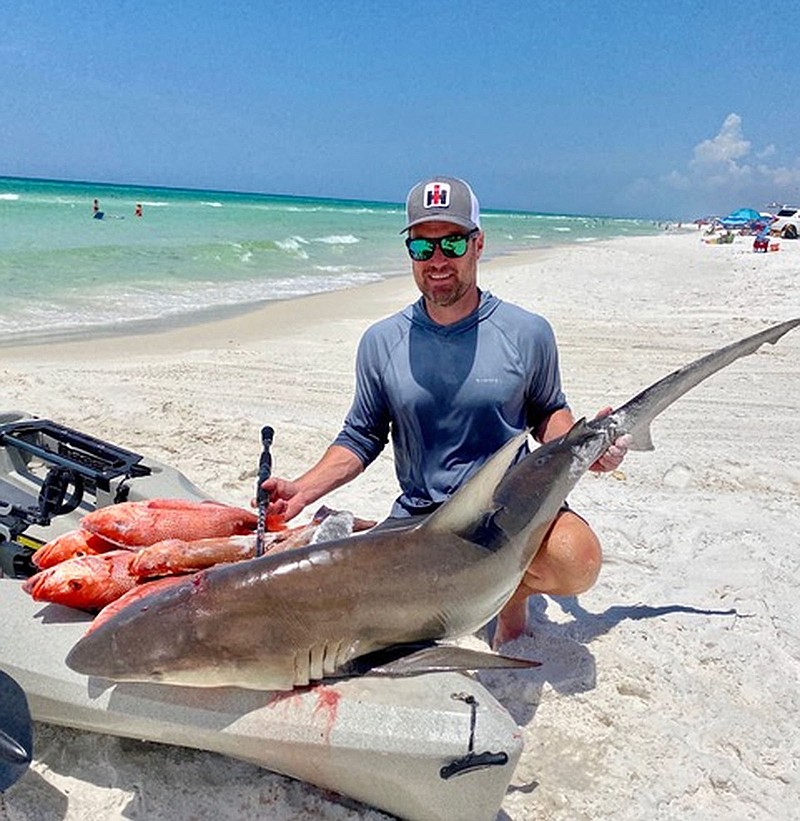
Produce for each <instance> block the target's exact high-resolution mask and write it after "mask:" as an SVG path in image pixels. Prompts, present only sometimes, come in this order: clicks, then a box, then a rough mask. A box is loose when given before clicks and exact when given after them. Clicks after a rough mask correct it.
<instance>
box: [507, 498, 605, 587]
mask: <svg viewBox="0 0 800 821" xmlns="http://www.w3.org/2000/svg"><path fill="white" fill-rule="evenodd" d="M602 560H603V554H602V549H601V547H600V540H599V539H598V538H597V536H596V535H595V533H594V531H593V530H592V529H591V527H589V525H588V523H587V522H586V521H585V520H584V519H582V518H581V517H580V516H578V515H577V514H576V513H573V512H572V511H570V510H567V511H564V512H562V513H560V514H559V515H558V518H557V519H556V520H555V522H554V523H553V526H552V527H551V528H550V530H549V531H548V533H547V535H546V536H545V538H544V540H543V542H542V546H541V547H540V548H539V552H538V553H537V554H536V556H535V557H534V559H533V561H532V562H531V563H530V565H529V567H528V570H527V572H526V574H525V579H524V581H523V584H524V585H525V587H526V588H528V589H529V590H530V592H531V593H534V592H535V593H550V594H552V595H555V596H574V595H577V594H578V593H584V592H586V591H587V590H588V589H589V588H590V587H591V586H592V585H593V584H594V583H595V582H596V581H597V577H598V576H599V575H600V566H601V564H602Z"/></svg>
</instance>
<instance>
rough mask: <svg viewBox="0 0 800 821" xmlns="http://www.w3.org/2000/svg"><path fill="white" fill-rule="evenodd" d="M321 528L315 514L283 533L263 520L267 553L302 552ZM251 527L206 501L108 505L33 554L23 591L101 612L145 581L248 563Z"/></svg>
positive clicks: (275, 520)
mask: <svg viewBox="0 0 800 821" xmlns="http://www.w3.org/2000/svg"><path fill="white" fill-rule="evenodd" d="M324 510H326V512H329V511H327V509H324ZM320 521H321V519H320V518H319V514H317V516H315V518H314V519H313V520H312V521H311V522H310V523H309V524H307V525H301V526H300V527H294V528H287V527H286V525H285V524H284V523H283V520H282V519H281V518H280V517H277V516H268V517H267V523H266V524H267V533H266V534H265V541H264V544H265V547H266V550H268V551H275V550H277V549H280V550H284V549H288V548H294V547H300V546H302V545H305V544H308V543H309V541H310V540H311V538H312V536H313V535H314V532H315V530H316V528H317V526H318V525H319V523H320ZM256 524H257V517H256V515H255V513H253V512H251V511H249V510H244V509H242V508H238V507H233V506H230V505H225V504H220V503H218V502H211V501H207V502H194V501H188V500H185V499H150V500H147V501H143V502H122V503H120V504H116V505H109V506H108V507H103V508H99V509H98V510H95V511H93V512H92V513H89V514H88V515H87V516H84V517H83V519H81V522H80V528H79V529H78V530H73V531H70V532H69V533H65V534H63V535H61V536H58V537H57V538H55V539H53V540H52V541H50V542H48V543H47V544H45V545H43V546H42V547H41V548H39V550H37V551H36V553H35V554H34V558H33V561H34V563H35V564H36V566H37V567H38V568H39V572H38V573H36V574H35V575H34V576H31V578H29V579H28V580H27V581H26V582H25V584H24V589H25V591H26V592H28V593H29V594H30V595H31V596H32V597H33V598H34V599H35V600H36V601H47V602H56V603H58V604H65V605H68V606H70V607H78V608H81V609H83V610H90V611H96V610H100V609H101V608H103V607H105V606H106V605H107V604H109V603H110V602H112V601H115V600H116V599H118V598H119V597H120V596H122V595H123V594H124V593H126V592H127V591H129V590H132V589H133V588H135V587H137V586H138V585H141V584H143V583H146V582H149V581H150V580H151V579H154V578H158V577H164V576H172V575H177V574H185V573H193V572H195V571H198V570H202V569H204V568H207V567H211V566H212V565H215V564H219V563H221V562H234V561H241V560H243V559H250V558H253V556H255V544H256V535H255V529H256Z"/></svg>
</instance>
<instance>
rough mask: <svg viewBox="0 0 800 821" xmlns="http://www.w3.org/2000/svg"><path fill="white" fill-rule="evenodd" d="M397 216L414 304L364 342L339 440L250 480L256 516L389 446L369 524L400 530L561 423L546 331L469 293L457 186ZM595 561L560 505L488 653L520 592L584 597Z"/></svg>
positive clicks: (586, 532)
mask: <svg viewBox="0 0 800 821" xmlns="http://www.w3.org/2000/svg"><path fill="white" fill-rule="evenodd" d="M406 214H407V223H406V226H405V228H404V229H403V232H401V233H406V232H407V239H406V241H405V242H406V247H407V249H408V254H409V256H410V257H411V269H412V273H413V276H414V281H415V282H416V285H417V287H418V288H419V290H420V292H421V294H422V296H421V297H420V299H419V300H418V301H417V302H415V303H414V304H412V305H409V306H408V307H406V308H404V309H403V310H402V311H400V312H398V313H396V314H394V315H392V316H390V317H387V318H386V319H383V320H381V321H379V322H377V323H376V324H374V325H373V326H372V327H370V328H368V329H367V331H366V332H365V333H364V335H363V337H362V338H361V341H360V343H359V347H358V353H357V357H356V387H355V396H354V399H353V403H352V406H351V408H350V410H349V412H348V414H347V416H346V418H345V421H344V426H343V428H342V430H341V432H340V433H339V435H338V436H337V437H336V439H335V440H334V441H333V443H332V444H331V445H330V446H329V447H328V449H327V450H326V451H325V453H324V454H323V456H322V458H321V459H320V460H319V461H318V462H317V464H316V465H314V466H313V467H312V468H311V469H310V470H308V471H307V472H306V473H304V474H303V475H302V476H300V477H298V478H297V479H294V480H287V479H283V478H280V477H277V476H275V477H271V478H269V479H267V480H266V481H265V482H264V483H263V488H264V490H266V491H267V492H268V493H269V496H270V506H269V512H270V513H278V514H283V515H285V517H286V518H287V519H291V518H293V517H294V516H296V515H297V514H298V513H300V511H301V510H303V508H305V507H306V506H307V505H309V504H312V503H314V502H316V501H317V500H318V499H320V498H321V497H322V496H324V495H325V494H326V493H329V492H330V491H332V490H334V489H336V488H338V487H340V486H341V485H343V484H346V483H347V482H349V481H351V480H353V479H354V478H355V477H356V476H358V475H359V474H360V473H361V472H362V471H363V470H364V469H365V468H366V467H367V466H368V465H369V464H370V463H371V462H372V461H373V460H374V459H375V458H376V457H377V456H378V454H379V453H380V452H381V450H382V449H383V448H384V446H385V445H386V443H387V441H388V440H389V438H390V437H391V439H392V444H393V448H394V461H395V472H396V474H397V478H398V481H399V484H400V489H401V491H402V492H401V495H400V496H399V497H398V499H397V500H396V501H395V503H394V505H393V507H392V510H391V513H390V516H389V518H388V519H387V520H386V521H385V522H382V523H381V524H379V525H378V527H392V526H398V525H402V524H407V523H408V522H409V520H410V518H411V517H423V516H426V515H428V514H430V513H431V512H432V511H433V510H435V509H436V507H438V506H439V505H440V504H442V503H443V502H444V501H446V500H447V499H448V498H449V497H450V496H451V495H452V494H453V493H454V492H455V491H456V490H457V489H458V488H459V487H460V486H461V485H462V484H463V483H464V482H465V481H466V480H467V479H468V478H469V477H470V476H471V475H472V474H473V473H474V472H475V471H476V470H477V469H478V468H479V467H480V466H481V465H482V464H483V463H484V462H485V461H486V460H487V459H488V458H489V457H490V456H491V455H492V454H493V453H494V452H495V451H497V450H498V449H499V448H500V447H501V446H502V445H503V444H504V443H505V442H507V441H508V440H509V439H511V438H512V437H513V436H515V435H516V434H518V433H519V432H521V431H523V430H525V429H526V428H531V429H532V431H533V433H534V435H535V438H536V439H537V440H538V441H540V442H547V441H549V440H551V439H554V438H556V437H559V436H561V435H563V434H564V433H566V432H567V431H568V430H569V429H570V428H571V427H572V425H573V424H574V422H575V419H574V417H573V415H572V412H571V410H570V408H569V406H568V405H567V401H566V397H565V395H564V393H563V391H562V389H561V377H560V371H559V364H558V351H557V347H556V342H555V337H554V334H553V331H552V328H551V327H550V324H549V323H548V322H547V320H546V319H544V318H543V317H542V316H539V315H537V314H533V313H530V312H528V311H526V310H524V309H522V308H520V307H518V306H516V305H513V304H511V303H508V302H504V301H503V300H500V299H498V298H497V297H495V296H493V295H492V294H490V293H489V292H488V291H482V290H481V289H480V288H479V287H478V284H477V271H478V260H479V259H480V257H481V253H482V252H483V247H484V233H483V231H482V230H481V226H480V211H479V206H478V200H477V198H476V196H475V194H474V193H473V191H472V189H471V188H470V186H469V185H468V184H467V183H466V182H464V181H463V180H460V179H455V178H453V177H436V178H433V179H429V180H425V181H423V182H420V183H418V184H417V185H415V186H414V187H413V188H412V189H411V191H410V192H409V194H408V198H407V201H406ZM608 410H610V409H606V410H604V411H601V414H602V413H606V412H608ZM625 452H626V447H625V443H624V441H622V440H620V441H618V442H616V443H614V444H613V445H612V446H611V447H610V448H609V449H608V450H607V451H606V453H605V454H604V455H603V456H602V457H601V458H600V459H599V460H598V461H597V462H596V463H595V464H594V465H593V466H592V469H593V470H596V471H611V470H615V469H616V468H617V467H619V465H620V463H621V462H622V459H623V457H624V455H625ZM601 558H602V553H601V548H600V542H599V540H598V538H597V536H596V535H595V534H594V532H593V531H592V529H591V527H590V526H589V524H588V523H587V522H586V521H585V520H584V519H583V518H582V517H581V516H579V515H578V514H577V513H575V512H574V511H572V510H570V509H569V508H568V507H566V506H565V508H564V509H563V510H562V511H561V512H560V513H559V515H558V517H557V518H556V520H555V522H554V523H553V525H552V526H551V528H550V530H549V531H548V533H547V535H546V536H545V539H544V541H543V543H542V546H541V548H540V549H539V551H538V553H537V554H536V557H535V558H534V559H533V561H532V562H531V563H530V565H529V567H528V569H527V571H526V573H525V577H524V579H523V581H522V583H521V584H520V586H519V588H518V589H517V591H516V592H515V594H514V595H513V597H512V598H511V600H510V601H509V602H508V603H507V604H506V605H505V607H504V608H503V610H502V611H501V613H500V615H499V617H498V620H497V625H496V630H495V634H494V640H493V644H494V646H495V647H499V646H500V645H501V644H503V643H504V642H506V641H509V640H511V639H514V638H517V637H519V636H520V635H522V634H523V633H524V631H525V629H526V626H527V601H526V600H527V598H528V596H530V595H531V594H533V593H549V594H552V595H561V596H565V595H575V594H577V593H582V592H584V591H586V590H587V589H588V588H590V587H591V586H592V585H593V584H594V583H595V581H596V580H597V577H598V574H599V572H600V564H601Z"/></svg>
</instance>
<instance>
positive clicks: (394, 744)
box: [0, 579, 522, 821]
mask: <svg viewBox="0 0 800 821" xmlns="http://www.w3.org/2000/svg"><path fill="white" fill-rule="evenodd" d="M0 612H2V614H3V618H2V619H0V670H1V671H2V672H4V673H7V674H8V675H9V676H11V677H12V678H14V679H15V680H16V681H17V682H18V683H19V685H20V686H21V687H22V689H23V690H24V691H25V694H26V696H27V698H28V703H29V706H30V711H31V715H32V716H33V718H34V719H35V720H37V721H44V722H48V723H51V724H58V725H63V726H68V727H75V728H78V729H81V730H89V731H92V732H98V733H106V734H109V735H116V736H126V737H130V738H138V739H146V740H149V741H157V742H163V743H167V744H177V745H181V746H184V747H194V748H196V749H201V750H210V751H214V752H218V753H223V754H225V755H230V756H233V757H234V758H240V759H244V760H245V761H250V762H252V763H255V764H258V765H260V766H262V767H265V768H266V769H269V770H272V771H274V772H278V773H282V774H283V775H288V776H292V777H294V778H298V779H301V780H303V781H308V782H310V783H312V784H315V785H317V786H319V787H323V788H326V789H329V790H333V791H334V792H337V793H341V794H343V795H346V796H349V797H351V798H355V799H357V800H359V801H362V802H364V803H366V804H369V805H371V806H373V807H377V808H378V809H382V810H384V811H386V812H389V813H392V814H394V815H397V816H399V817H401V818H411V819H420V821H423V820H424V819H431V821H439V819H441V821H444V819H448V820H449V819H453V818H458V819H464V820H466V819H475V820H476V821H479V820H483V819H486V821H489V819H494V818H496V816H497V813H498V811H499V808H500V804H501V803H502V801H503V798H504V796H505V793H506V789H507V788H508V785H509V783H510V780H511V777H512V775H513V772H514V768H515V767H516V764H517V761H518V760H519V757H520V755H521V753H522V736H521V733H520V731H519V728H518V727H517V725H516V723H515V722H514V721H513V719H512V718H511V716H510V715H509V713H508V712H507V711H506V710H505V708H504V707H502V706H501V705H500V704H499V703H498V702H497V700H496V699H495V698H494V697H493V696H492V695H491V693H489V691H488V690H486V689H485V688H484V687H483V686H482V685H481V684H479V683H478V682H476V681H474V680H472V679H471V678H469V677H468V676H465V675H462V674H459V673H427V674H425V675H421V676H416V677H411V678H388V679H387V678H370V677H368V676H364V677H359V678H352V679H347V680H342V681H337V682H335V683H331V684H328V683H323V684H319V685H317V686H314V687H309V688H303V689H300V690H294V691H291V692H288V693H275V692H260V691H254V690H243V689H240V688H235V687H220V688H213V689H205V688H194V687H178V686H172V685H160V684H138V683H113V682H110V681H108V680H104V679H96V678H93V677H86V676H83V675H81V674H79V673H75V672H73V671H72V670H70V669H69V668H68V667H67V666H66V665H65V664H64V657H65V656H66V654H67V653H68V652H69V650H70V649H71V647H72V646H73V645H74V644H75V642H76V641H77V640H78V639H79V638H80V637H81V636H82V635H83V633H84V631H85V630H86V628H87V626H88V623H89V621H90V619H91V617H90V616H89V615H88V614H85V613H82V612H81V611H78V610H75V609H72V608H68V607H62V606H61V605H56V604H45V605H42V604H41V603H39V602H34V601H33V600H32V599H31V598H30V597H29V596H28V595H27V594H25V593H24V592H23V591H22V586H21V582H19V581H16V580H13V579H3V580H0Z"/></svg>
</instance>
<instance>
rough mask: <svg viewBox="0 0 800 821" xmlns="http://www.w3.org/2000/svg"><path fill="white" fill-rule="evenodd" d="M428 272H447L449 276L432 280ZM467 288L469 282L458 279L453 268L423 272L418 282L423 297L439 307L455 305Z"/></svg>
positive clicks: (439, 273)
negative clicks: (420, 280)
mask: <svg viewBox="0 0 800 821" xmlns="http://www.w3.org/2000/svg"><path fill="white" fill-rule="evenodd" d="M429 273H430V274H438V275H441V274H449V276H448V277H447V279H444V280H432V279H430V278H429ZM469 288H470V286H469V283H468V282H464V280H462V279H460V278H459V276H458V273H457V272H456V271H454V270H445V271H442V270H441V269H437V270H436V271H432V272H423V281H422V282H421V283H420V291H421V292H422V295H423V296H424V297H425V299H426V300H428V301H429V302H430V303H431V304H433V305H436V306H438V307H440V308H449V307H450V306H451V305H455V304H456V303H457V302H458V301H459V300H460V299H461V298H462V297H463V296H464V294H466V293H467V291H469Z"/></svg>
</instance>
